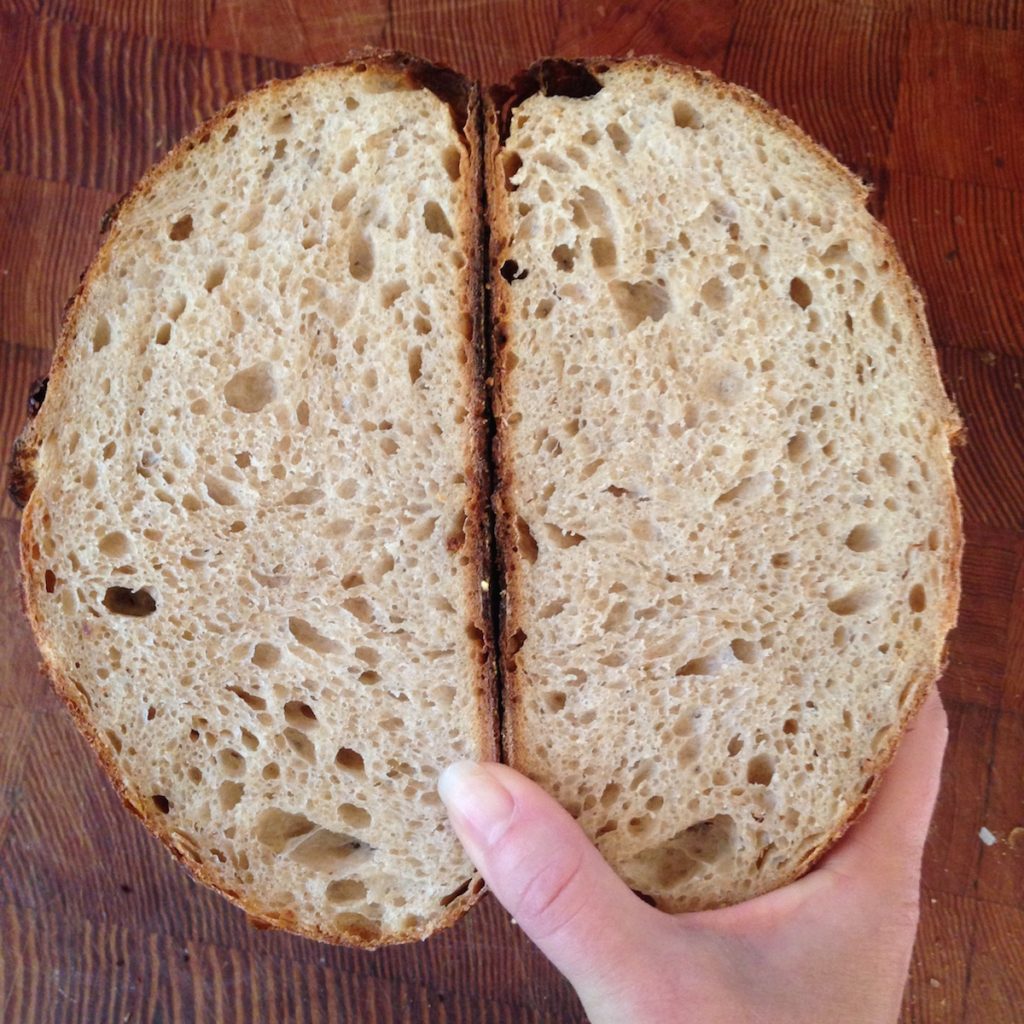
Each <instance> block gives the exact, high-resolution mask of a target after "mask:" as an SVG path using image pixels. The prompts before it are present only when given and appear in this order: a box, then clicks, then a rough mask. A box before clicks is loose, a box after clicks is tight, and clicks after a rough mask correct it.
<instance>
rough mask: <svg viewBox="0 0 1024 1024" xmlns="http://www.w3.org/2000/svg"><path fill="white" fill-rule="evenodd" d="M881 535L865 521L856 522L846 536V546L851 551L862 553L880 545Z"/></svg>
mask: <svg viewBox="0 0 1024 1024" xmlns="http://www.w3.org/2000/svg"><path fill="white" fill-rule="evenodd" d="M881 544H882V535H881V533H880V532H879V531H878V530H877V529H876V528H875V527H874V526H869V525H868V524H867V523H858V524H857V525H856V526H855V527H854V528H853V529H852V530H851V531H850V532H849V533H848V534H847V536H846V546H847V547H848V548H849V549H850V550H851V551H856V552H858V553H861V554H862V553H864V552H865V551H874V550H875V549H876V548H879V547H881Z"/></svg>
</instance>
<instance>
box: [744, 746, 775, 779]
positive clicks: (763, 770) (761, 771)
mask: <svg viewBox="0 0 1024 1024" xmlns="http://www.w3.org/2000/svg"><path fill="white" fill-rule="evenodd" d="M774 775H775V758H774V757H772V756H771V754H755V755H754V756H753V757H752V758H751V759H750V760H749V761H748V762H747V782H749V783H750V784H751V785H754V786H767V785H768V784H769V783H770V782H771V781H772V777H773V776H774Z"/></svg>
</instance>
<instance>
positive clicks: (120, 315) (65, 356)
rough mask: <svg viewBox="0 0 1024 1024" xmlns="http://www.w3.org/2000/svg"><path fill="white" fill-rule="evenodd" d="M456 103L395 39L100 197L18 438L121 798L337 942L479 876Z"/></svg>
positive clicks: (42, 551)
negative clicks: (383, 50)
mask: <svg viewBox="0 0 1024 1024" xmlns="http://www.w3.org/2000/svg"><path fill="white" fill-rule="evenodd" d="M460 92H461V96H460V95H459V94H460ZM460 101H461V105H460ZM475 110H476V93H475V90H474V89H472V88H471V87H469V86H468V85H466V84H465V83H462V82H460V80H458V79H457V78H456V76H454V75H453V74H451V73H447V72H443V71H442V72H438V71H436V70H435V69H432V68H430V67H429V66H427V65H425V64H423V63H422V62H417V61H413V60H410V59H406V58H402V57H399V56H394V57H382V58H372V59H368V60H364V61H361V62H357V63H354V64H349V65H345V66H341V67H325V68H320V69H314V70H312V71H310V72H308V73H307V74H305V75H303V76H301V77H299V78H297V79H295V80H292V81H288V82H278V83H272V84H271V85H270V86H269V87H266V88H264V89H261V90H259V91H257V92H255V93H252V94H249V95H248V96H247V97H245V98H243V99H242V100H241V101H239V102H238V103H237V104H234V105H232V107H230V108H228V110H226V111H225V112H224V113H223V114H221V115H218V116H217V117H216V118H214V119H213V120H212V121H211V122H209V123H208V124H207V125H205V126H203V127H202V128H200V129H198V130H197V132H196V133H194V134H193V135H192V136H191V137H190V138H189V139H187V140H186V141H185V142H184V143H182V144H181V145H179V146H178V147H177V148H176V149H175V150H174V151H173V152H172V153H171V154H170V155H169V156H168V157H167V159H166V160H165V161H163V162H162V163H161V164H160V165H159V166H158V167H157V168H156V169H155V170H154V171H152V172H150V174H149V175H148V176H147V177H146V178H145V179H144V180H143V182H142V183H141V185H140V186H139V187H138V189H137V190H136V191H135V193H133V195H132V196H131V197H130V198H129V199H128V200H127V201H126V202H125V203H123V204H122V205H121V207H120V210H119V211H118V214H117V216H116V219H115V221H114V223H113V226H112V229H111V234H110V237H109V239H108V240H107V242H106V243H105V245H104V246H103V248H102V249H101V251H100V253H99V255H98V256H97V258H96V260H95V262H94V264H93V266H92V267H91V269H90V271H89V274H88V277H87V279H86V281H85V284H84V288H83V290H82V292H81V293H80V295H79V296H78V298H77V299H76V301H75V302H74V304H73V306H72V307H71V311H70V314H69V317H68V319H67V322H66V325H65V329H64V334H63V337H62V339H61V341H60V344H59V346H58V352H57V355H56V360H55V365H54V369H53V372H52V375H51V379H50V384H49V389H48V393H47V396H46V399H45V402H44V403H43V405H42V409H41V411H40V413H39V415H38V418H37V419H36V420H35V421H34V423H33V424H32V426H31V427H30V428H29V430H28V431H27V433H26V435H25V436H24V437H23V438H22V440H21V442H20V444H19V447H18V455H17V459H18V464H19V473H20V479H22V480H23V481H25V482H26V484H27V489H30V490H31V493H30V496H28V505H27V508H26V510H25V516H24V522H23V530H22V545H23V552H22V553H23V564H24V570H25V573H26V591H27V598H28V607H29V612H30V616H31V618H32V621H33V625H34V627H35V631H36V634H37V637H38V640H39V643H40V647H41V649H42V651H43V654H44V656H45V659H46V662H47V665H48V667H49V669H50V671H51V673H52V675H53V676H54V679H55V682H56V684H57V686H58V689H59V690H60V691H61V693H62V695H63V696H64V697H65V698H66V700H67V701H68V703H69V705H70V706H71V709H72V711H73V713H74V714H75V716H76V718H77V719H78V721H79V724H80V725H81V727H82V729H83V731H84V732H85V733H86V735H87V736H89V738H90V739H91V741H92V743H93V745H94V746H95V747H96V749H97V751H98V752H99V754H100V756H101V758H102V760H103V761H104V763H105V765H106V767H107V769H108V771H109V772H110V774H111V776H112V778H113V780H114V782H115V784H116V785H117V786H118V788H119V789H120V791H121V793H122V795H123V797H124V799H125V800H126V802H127V803H128V804H129V806H131V807H132V808H133V809H135V810H136V811H137V812H138V813H139V814H140V815H141V816H142V818H143V819H144V820H145V821H146V823H147V825H149V826H150V828H152V829H153V830H154V831H155V832H156V833H157V834H158V835H160V836H161V837H162V838H163V839H164V840H165V841H166V842H167V843H168V844H169V846H170V847H171V848H172V850H174V852H175V853H176V854H177V855H178V856H179V857H180V858H182V859H183V860H184V861H185V863H186V864H188V865H189V866H190V867H191V868H192V870H193V871H194V872H195V873H196V874H197V875H199V876H200V877H201V878H202V879H203V880H205V881H207V882H209V883H210V884H212V885H214V886H215V887H217V888H218V889H220V890H221V891H223V892H225V893H226V894H227V895H229V896H230V897H232V898H233V899H235V900H236V901H237V902H238V903H240V904H241V905H242V906H243V907H245V909H246V910H247V911H248V912H249V913H250V914H251V915H252V916H253V917H254V918H255V919H256V920H258V921H261V922H264V923H268V924H271V925H277V926H280V927H286V928H290V929H292V930H295V931H299V932H302V933H304V934H308V935H312V936H314V937H317V938H322V939H327V940H330V941H344V942H351V943H355V944H360V945H377V944H380V943H385V942H392V941H398V940H403V939H411V938H418V937H422V936H424V935H426V934H429V933H430V932H431V931H433V930H435V929H436V928H438V927H440V926H441V925H443V924H445V923H448V922H449V921H451V920H452V919H454V918H455V917H456V916H458V914H459V913H461V912H462V911H463V910H464V909H465V908H466V907H467V906H468V905H469V904H470V903H472V902H473V900H475V898H476V896H477V894H478V893H479V890H480V888H481V883H480V882H479V880H478V879H477V878H476V876H474V873H473V869H472V865H471V864H470V862H469V861H468V860H467V858H466V857H465V855H464V853H463V852H462V849H461V847H460V846H459V844H458V841H457V840H456V838H455V836H454V834H453V833H452V831H451V830H450V828H449V827H448V825H447V820H446V817H445V814H444V811H443V808H442V806H441V803H440V801H439V799H438V796H437V793H436V781H437V776H438V774H439V772H440V771H441V770H442V769H443V768H444V766H445V765H446V764H448V763H449V762H451V761H453V760H456V759H458V758H462V757H485V758H486V757H491V758H493V757H495V756H496V747H495V742H494V719H495V713H494V708H493V693H492V687H491V682H490V677H489V660H488V645H489V635H488V621H489V616H488V612H487V598H486V595H484V596H483V597H482V596H481V592H480V586H479V581H480V578H481V576H486V574H487V566H486V557H485V550H486V538H485V536H484V534H483V532H482V528H483V524H484V523H485V517H484V515H483V511H482V510H483V506H482V502H484V501H486V494H485V492H484V488H485V484H484V476H483V474H484V461H483V450H482V446H483V441H484V438H483V426H482V416H481V393H482V387H481V384H480V380H479V377H480V375H481V373H482V369H481V367H482V361H481V359H480V358H478V353H477V350H476V348H475V346H476V345H477V344H478V343H479V342H480V339H479V337H478V336H476V334H475V328H476V327H477V324H478V320H479V317H478V308H479V280H478V274H479V271H478V262H479V261H478V248H479V220H478V217H479V211H478V199H477V192H478V188H477V182H478V177H479V145H478V138H477V131H476V121H475V117H474V111H475Z"/></svg>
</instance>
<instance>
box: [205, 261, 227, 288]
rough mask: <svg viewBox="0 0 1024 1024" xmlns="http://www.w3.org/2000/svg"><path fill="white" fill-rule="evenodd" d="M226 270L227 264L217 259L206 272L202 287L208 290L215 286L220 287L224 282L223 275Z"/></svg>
mask: <svg viewBox="0 0 1024 1024" xmlns="http://www.w3.org/2000/svg"><path fill="white" fill-rule="evenodd" d="M227 272H228V266H227V264H226V263H225V262H224V261H223V260H218V261H217V262H216V263H214V264H213V266H212V267H210V269H209V270H208V271H207V272H206V280H205V281H204V282H203V287H204V288H205V289H206V290H207V291H208V292H212V291H213V290H214V289H215V288H218V287H220V285H221V284H222V283H223V282H224V275H225V274H226V273H227Z"/></svg>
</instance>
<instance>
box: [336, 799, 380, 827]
mask: <svg viewBox="0 0 1024 1024" xmlns="http://www.w3.org/2000/svg"><path fill="white" fill-rule="evenodd" d="M338 816H339V817H340V818H341V820H342V821H343V822H344V823H345V824H346V825H348V826H349V827H350V828H368V827H369V826H370V824H371V823H372V821H373V819H372V818H371V817H370V812H369V811H368V810H367V809H366V808H365V807H358V806H357V805H356V804H342V805H341V806H340V807H339V808H338Z"/></svg>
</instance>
